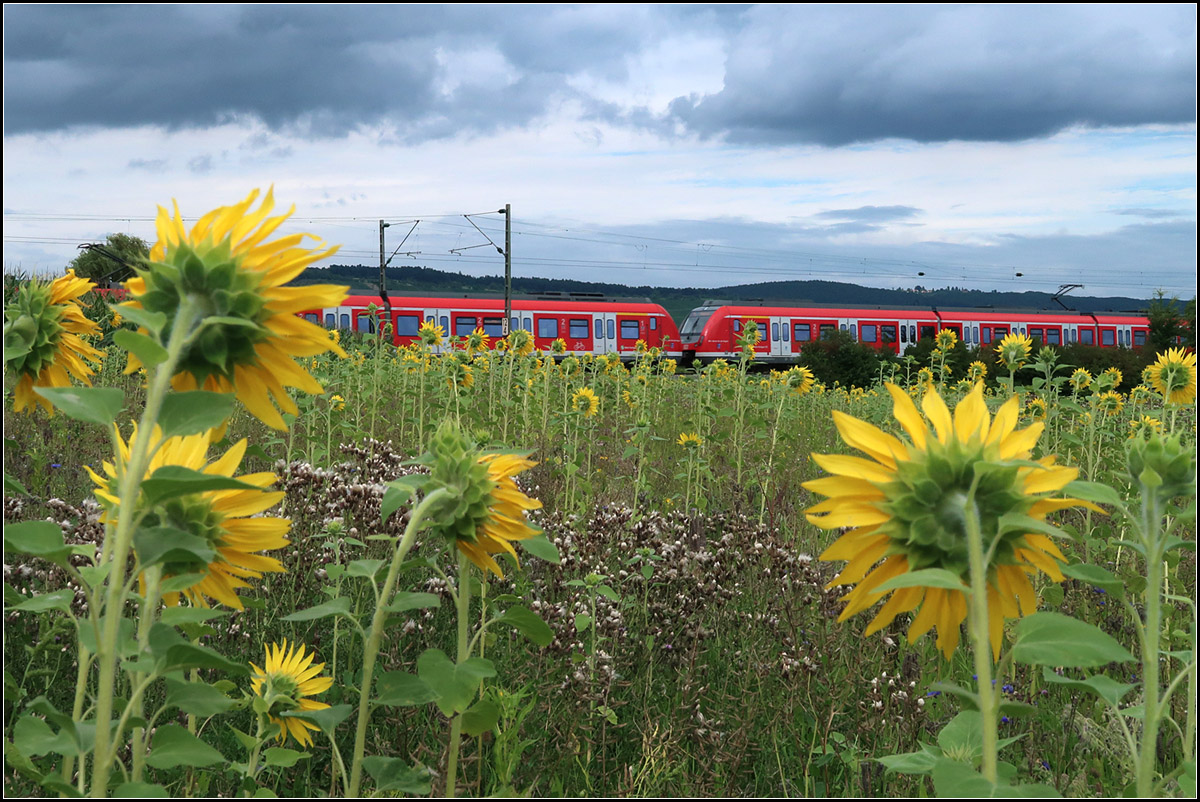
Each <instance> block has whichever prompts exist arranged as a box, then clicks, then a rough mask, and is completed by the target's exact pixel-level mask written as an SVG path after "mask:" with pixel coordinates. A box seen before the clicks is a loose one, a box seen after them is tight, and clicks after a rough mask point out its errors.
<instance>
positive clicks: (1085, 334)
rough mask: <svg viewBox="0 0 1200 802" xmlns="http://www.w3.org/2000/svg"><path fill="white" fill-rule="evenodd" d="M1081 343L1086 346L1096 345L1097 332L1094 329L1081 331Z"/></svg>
mask: <svg viewBox="0 0 1200 802" xmlns="http://www.w3.org/2000/svg"><path fill="white" fill-rule="evenodd" d="M1079 342H1081V343H1083V344H1084V345H1095V344H1096V332H1095V331H1093V330H1092V329H1080V330H1079Z"/></svg>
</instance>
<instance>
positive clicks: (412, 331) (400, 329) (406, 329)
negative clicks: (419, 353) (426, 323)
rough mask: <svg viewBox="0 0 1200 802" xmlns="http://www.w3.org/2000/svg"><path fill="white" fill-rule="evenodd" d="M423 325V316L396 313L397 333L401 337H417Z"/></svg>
mask: <svg viewBox="0 0 1200 802" xmlns="http://www.w3.org/2000/svg"><path fill="white" fill-rule="evenodd" d="M420 327H421V318H419V317H417V316H416V315H396V334H397V335H399V336H400V337H416V336H417V330H418V329H419V328H420Z"/></svg>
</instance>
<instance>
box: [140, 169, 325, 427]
mask: <svg viewBox="0 0 1200 802" xmlns="http://www.w3.org/2000/svg"><path fill="white" fill-rule="evenodd" d="M257 198H258V190H254V191H253V192H251V193H250V195H249V196H247V197H246V199H245V200H243V201H242V202H241V203H238V204H236V205H234V206H223V207H221V208H218V209H214V210H213V211H211V212H209V213H208V214H206V215H204V216H203V217H201V218H200V220H199V221H198V222H197V223H196V224H195V225H194V226H193V227H192V229H191V231H188V230H186V229H185V228H184V225H183V219H182V217H181V216H180V214H179V207H178V205H176V206H175V212H174V215H171V214H170V213H168V212H167V210H166V209H164V208H162V207H161V206H160V207H159V209H158V218H157V219H156V220H155V226H156V227H157V230H158V241H157V242H156V243H155V244H154V247H152V248H151V249H150V259H149V262H148V263H147V266H146V267H145V269H139V270H138V271H137V274H138V275H137V276H136V277H135V278H131V279H130V280H129V281H127V282H125V288H126V289H127V290H128V291H129V298H130V300H129V301H127V302H126V303H124V304H122V307H125V308H128V309H144V310H146V311H147V312H152V313H160V314H162V315H164V316H165V317H166V320H167V325H166V328H165V329H164V331H163V333H162V338H163V342H164V343H165V342H166V341H167V339H168V338H169V337H170V334H171V332H172V331H173V329H174V326H175V323H176V321H177V320H178V314H179V312H180V311H181V309H182V307H183V302H184V301H185V300H187V301H190V302H191V303H192V304H193V305H194V307H195V314H196V317H195V319H193V320H191V321H188V323H189V326H190V328H189V330H188V332H186V334H187V335H188V336H189V337H190V339H189V341H188V345H187V347H186V348H185V349H184V352H183V355H182V357H181V359H180V362H179V365H178V372H177V373H176V375H175V377H174V378H173V380H172V385H173V386H174V388H175V389H176V390H180V391H186V390H199V389H202V390H211V391H215V392H221V393H234V394H235V395H236V396H237V398H238V400H240V401H241V402H242V403H243V404H245V406H246V409H248V410H249V411H250V413H251V414H252V415H254V416H255V417H256V418H258V419H259V420H261V421H262V422H263V423H265V424H267V425H268V426H271V427H273V428H275V429H284V428H286V426H285V424H284V422H283V417H282V416H281V415H280V413H279V411H278V410H277V409H276V405H278V407H279V409H280V410H283V411H284V412H289V413H291V414H293V415H297V414H299V410H298V409H297V408H296V405H295V404H294V403H293V402H292V400H291V399H290V398H289V397H288V393H287V390H286V389H285V388H287V387H295V388H297V389H299V390H302V391H303V392H306V393H312V394H320V393H322V392H323V390H322V388H321V385H320V383H318V382H317V380H316V379H314V378H313V377H312V376H311V375H310V374H309V373H308V372H307V371H306V370H305V369H304V368H303V367H301V366H300V365H298V364H296V362H295V361H294V358H295V357H311V356H315V355H317V354H321V353H324V352H326V351H333V352H334V353H336V354H338V355H339V356H343V357H344V356H345V355H346V354H345V352H344V351H342V349H341V347H340V346H339V345H338V344H337V343H336V341H331V340H330V335H329V334H328V332H326V330H325V329H323V328H322V327H320V326H318V325H316V324H314V323H310V322H308V321H307V320H304V319H303V318H301V317H298V313H299V312H303V311H305V310H310V309H321V308H323V307H330V306H338V305H339V304H340V303H341V302H342V301H343V300H344V299H345V297H346V290H347V288H346V287H340V286H334V285H331V284H308V285H303V286H287V284H288V282H290V281H291V280H292V279H294V278H296V277H297V276H299V275H300V274H301V273H302V272H304V269H305V268H307V267H308V266H309V265H311V264H312V263H313V262H316V261H317V260H318V259H323V258H325V257H327V256H330V255H332V254H333V253H334V252H336V251H337V247H336V246H335V247H333V248H329V249H328V250H324V251H322V250H319V249H318V248H313V249H309V248H305V247H302V246H301V243H302V242H303V240H304V238H305V237H311V236H312V235H310V234H291V235H289V236H286V237H281V238H279V239H276V240H272V241H268V239H267V238H268V237H269V236H270V235H271V234H272V233H274V231H275V230H276V229H277V228H279V226H280V225H282V224H283V222H284V221H285V220H287V218H288V217H290V216H291V214H292V211H294V207H293V209H292V211H289V212H288V213H287V214H282V215H278V216H276V217H269V218H268V217H267V214H268V213H269V212H270V211H271V209H272V208H273V207H274V205H275V200H274V195H273V191H272V190H268V191H267V195H266V197H265V198H263V201H262V204H261V205H260V206H259V208H258V209H255V210H251V207H252V206H253V204H254V201H255V200H256V199H257ZM314 239H315V238H314ZM213 318H219V319H220V322H215V323H214V322H213V321H212V319H213ZM139 331H141V332H142V333H143V334H144V333H147V332H146V331H145V329H139ZM141 366H142V365H141V362H140V361H139V360H138V358H137V357H136V356H134V355H133V354H130V356H129V363H128V366H127V368H126V373H133V372H135V371H136V370H138V369H139V368H140V367H141Z"/></svg>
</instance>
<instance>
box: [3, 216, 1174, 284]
mask: <svg viewBox="0 0 1200 802" xmlns="http://www.w3.org/2000/svg"><path fill="white" fill-rule="evenodd" d="M494 214H496V212H477V213H473V214H429V215H420V216H419V219H420V220H422V221H424V225H423V226H422V228H423V229H426V230H427V238H428V236H429V235H430V232H431V231H432V233H434V234H436V230H437V229H446V230H463V231H465V230H469V229H468V226H469V227H470V228H473V229H474V230H475V231H476V232H477V233H479V234H480V235H482V236H483V237H484V238H485V239H486V240H487V242H488V244H490V245H491V246H492V247H493V248H495V249H496V251H497V252H499V253H501V254H503V253H504V251H503V249H501V248H500V247H499V246H498V245H496V243H495V241H494V240H493V239H492V236H495V235H499V234H500V233H501V231H502V229H501V228H500V227H499V225H498V223H499V221H495V220H489V219H487V216H488V215H494ZM388 217H390V219H397V218H399V219H404V218H407V220H406V221H405V222H408V221H409V220H412V219H413V218H414V217H417V216H415V215H393V216H388ZM473 217H480V218H482V219H481V220H480V223H482V225H480V224H478V223H476V221H475V220H473V219H472V218H473ZM4 218H5V221H6V222H28V223H37V224H46V223H64V222H86V223H149V222H152V221H153V218H150V217H145V216H136V215H126V216H121V215H86V214H72V213H62V214H50V213H34V212H6V213H5V215H4ZM187 219H189V218H185V220H187ZM195 219H198V218H195ZM378 219H379V218H378V217H373V218H367V217H364V216H309V217H304V218H297V217H293V218H291V219H290V220H289V221H288V224H289V226H295V225H304V224H308V223H320V224H325V225H333V226H334V227H337V228H339V229H346V230H348V231H354V230H359V229H360V228H361V230H362V231H363V233H364V235H366V234H367V231H368V228H367V226H368V224H372V228H374V226H375V225H377V221H378ZM489 232H490V234H491V235H489ZM512 234H514V235H516V236H518V237H525V238H529V239H530V240H536V241H547V242H548V241H564V242H578V243H581V244H586V245H590V246H594V247H603V248H615V249H616V252H615V253H614V256H613V257H612V258H570V257H565V256H557V255H555V256H545V255H538V254H537V253H536V252H535V250H534V249H526V248H518V249H517V250H518V251H519V252H520V253H521V258H520V264H522V265H525V266H527V267H537V268H540V269H542V270H549V269H555V268H557V269H561V270H582V269H595V270H604V271H606V272H608V271H639V272H644V273H679V272H681V271H683V272H686V273H688V274H692V273H699V274H704V275H727V276H728V277H729V279H730V280H729V283H730V284H734V283H746V280H747V279H751V278H752V279H760V278H761V277H773V276H779V277H780V279H779V280H786V279H801V278H809V279H823V280H832V281H850V280H860V279H866V280H867V281H868V282H870V281H881V280H892V281H893V282H907V283H918V271H927V272H921V273H920V274H919V275H920V277H921V281H920V283H925V284H929V283H931V282H932V283H939V284H957V285H962V286H978V285H983V286H984V287H986V286H988V285H996V284H1000V283H1004V284H1008V283H1013V284H1017V283H1019V284H1020V285H1022V286H1025V287H1034V286H1038V287H1052V288H1057V287H1058V286H1059V285H1060V284H1062V278H1063V277H1062V270H1063V269H1064V268H1058V269H1054V268H1041V267H1038V266H1029V265H1013V264H995V263H980V262H974V261H967V260H953V261H936V260H934V261H931V260H929V259H928V258H927V257H922V258H921V259H919V260H914V259H906V258H903V257H887V256H867V255H863V254H837V253H827V252H820V251H814V250H807V249H803V250H800V249H797V250H792V249H788V250H784V249H773V248H758V247H753V246H746V245H733V244H725V243H714V242H711V241H701V242H697V241H694V240H692V241H689V240H682V239H674V238H670V237H656V236H648V235H644V234H632V233H628V232H614V231H605V230H599V229H593V228H588V227H586V226H571V227H566V226H563V225H561V224H549V223H538V222H530V221H523V222H522V223H521V224H520V226H519V227H514V228H513V231H512ZM95 239H96V235H95V234H92V235H90V236H87V235H85V236H78V237H70V236H54V235H51V234H48V233H47V234H42V235H40V236H38V235H15V234H8V233H7V232H6V234H5V236H4V241H5V242H10V243H14V244H23V245H67V244H70V245H73V246H77V245H78V244H79V243H81V242H87V241H90V240H95ZM347 239H348V240H351V245H350V247H342V248H340V249H339V251H338V253H337V255H335V256H334V257H331V259H330V260H327V261H328V262H329V263H336V262H337V261H338V260H340V261H341V262H344V261H345V260H346V259H347V258H348V257H370V256H373V255H375V253H376V252H375V251H371V250H367V249H366V248H355V247H353V244H352V239H351V238H350V237H347ZM478 247H484V246H483V245H482V244H480V245H472V246H467V247H457V248H449V247H447V248H446V249H445V253H444V255H443V254H439V253H437V252H434V251H435V249H433V248H429V249H426V250H425V251H424V253H423V254H422V257H421V260H420V261H422V262H424V263H426V264H430V265H452V266H457V268H458V269H461V268H462V267H464V266H466V265H469V264H470V263H471V262H473V261H476V260H477V261H478V262H479V264H480V267H482V268H486V269H495V267H496V265H495V261H494V257H490V256H488V257H484V256H483V255H482V254H477V253H470V252H469V251H470V250H472V249H475V248H478ZM625 249H631V250H632V251H633V253H631V257H632V259H631V260H628V261H627V260H625V259H623V258H621V257H620V255H619V254H620V252H621V251H624V250H625ZM397 250H398V249H397ZM702 252H703V253H702ZM647 253H651V254H653V253H657V254H658V256H659V258H657V259H654V258H649V259H648V258H647ZM396 255H397V254H393V257H395V256H396ZM405 255H406V256H409V255H408V254H405ZM701 256H703V258H701ZM672 257H677V259H673V258H672ZM410 258H414V257H412V256H410ZM388 262H389V263H390V262H391V259H389V260H388ZM852 268H856V269H852ZM1021 271H1023V272H1024V275H1021V276H1018V275H1017V273H1019V272H1021ZM1039 271H1045V272H1046V274H1047V275H1045V276H1044V277H1039V276H1037V275H1031V274H1036V273H1037V272H1039ZM831 273H834V275H831ZM560 277H561V276H560ZM1180 284H1186V282H1183V281H1181V282H1180ZM1162 285H1163V282H1162V281H1161V280H1160V281H1154V280H1150V281H1145V280H1144V279H1141V278H1140V277H1133V278H1132V279H1131V277H1130V275H1129V274H1128V271H1126V270H1123V269H1120V268H1108V267H1105V266H1103V265H1098V266H1095V267H1092V268H1090V269H1089V280H1088V286H1089V288H1096V289H1107V288H1130V287H1133V286H1144V289H1145V291H1147V292H1149V291H1151V290H1153V289H1156V288H1158V287H1160V286H1162ZM1178 289H1183V287H1182V286H1180V287H1179V288H1178Z"/></svg>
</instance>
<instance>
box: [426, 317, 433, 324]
mask: <svg viewBox="0 0 1200 802" xmlns="http://www.w3.org/2000/svg"><path fill="white" fill-rule="evenodd" d="M425 322H426V323H432V322H433V315H426V316H425Z"/></svg>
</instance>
